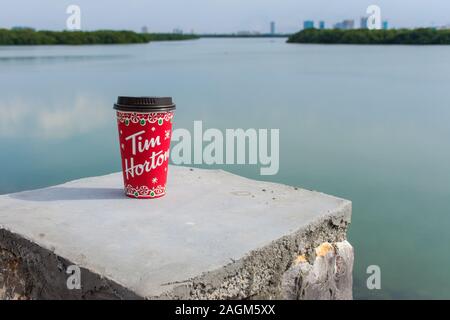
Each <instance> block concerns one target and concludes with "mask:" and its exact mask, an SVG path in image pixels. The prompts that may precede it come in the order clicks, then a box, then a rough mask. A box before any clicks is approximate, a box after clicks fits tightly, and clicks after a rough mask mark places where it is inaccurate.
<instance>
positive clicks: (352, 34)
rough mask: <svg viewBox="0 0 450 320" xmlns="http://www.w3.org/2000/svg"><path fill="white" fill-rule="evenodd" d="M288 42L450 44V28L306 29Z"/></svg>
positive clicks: (294, 35)
mask: <svg viewBox="0 0 450 320" xmlns="http://www.w3.org/2000/svg"><path fill="white" fill-rule="evenodd" d="M287 42H288V43H309V44H361V45H377V44H378V45H449V44H450V30H448V29H443V30H436V29H431V28H421V29H391V30H368V29H351V30H340V29H323V30H320V29H306V30H302V31H300V32H297V33H295V34H293V35H291V36H290V37H289V38H288V40H287Z"/></svg>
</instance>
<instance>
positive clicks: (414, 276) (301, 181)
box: [0, 39, 450, 299]
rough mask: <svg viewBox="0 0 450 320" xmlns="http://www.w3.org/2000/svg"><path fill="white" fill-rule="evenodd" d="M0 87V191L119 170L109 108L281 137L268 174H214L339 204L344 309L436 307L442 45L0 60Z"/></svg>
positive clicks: (172, 50) (443, 238) (276, 46)
mask: <svg viewBox="0 0 450 320" xmlns="http://www.w3.org/2000/svg"><path fill="white" fill-rule="evenodd" d="M0 83H1V86H0V112H1V117H0V148H1V153H0V165H1V168H2V173H1V179H0V193H10V192H15V191H20V190H25V189H32V188H38V187H44V186H49V185H53V184H56V183H61V182H64V181H68V180H71V179H75V178H81V177H86V176H92V175H101V174H105V173H109V172H113V171H118V170H119V169H120V162H119V147H118V144H117V133H116V127H115V126H116V124H115V119H114V113H113V110H112V104H113V102H114V100H115V98H116V96H117V95H169V96H173V97H174V99H175V101H176V102H177V105H178V109H177V113H176V121H175V126H176V127H177V128H187V129H190V130H192V128H193V121H194V120H203V126H204V127H205V128H208V127H214V128H219V129H225V128H239V127H242V128H280V171H279V173H278V174H277V175H275V176H265V177H261V176H260V175H259V167H258V166H223V167H222V168H224V169H225V170H228V171H232V172H235V173H238V174H241V175H244V176H247V177H251V178H255V179H266V180H271V181H276V182H281V183H286V184H290V185H296V186H302V187H305V188H308V189H314V190H320V191H323V192H326V193H330V194H333V195H336V196H340V197H344V198H348V199H351V200H352V201H353V221H352V225H351V229H350V232H349V238H350V241H351V242H352V244H353V245H354V247H355V254H356V263H355V272H354V277H355V286H354V288H355V297H356V298H370V299H372V298H402V299H405V298H450V250H449V244H450V232H448V229H449V228H450V210H449V200H450V140H449V137H450V125H449V123H450V106H449V101H450V90H449V88H450V47H445V46H439V47H438V46H436V47H415V46H331V45H329V46H322V45H295V44H285V43H284V40H283V39H201V40H195V41H186V42H170V43H169V42H166V43H151V44H145V45H120V46H90V47H89V46H81V47H70V46H62V47H56V46H54V47H46V46H44V47H0ZM217 167H220V166H217ZM369 265H378V266H380V268H381V275H382V278H381V285H382V289H381V290H372V291H370V290H368V289H367V288H366V284H365V281H366V278H367V276H368V275H367V274H366V272H365V271H366V268H367V266H369Z"/></svg>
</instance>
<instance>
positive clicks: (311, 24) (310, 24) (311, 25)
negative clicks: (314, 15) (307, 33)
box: [303, 20, 314, 29]
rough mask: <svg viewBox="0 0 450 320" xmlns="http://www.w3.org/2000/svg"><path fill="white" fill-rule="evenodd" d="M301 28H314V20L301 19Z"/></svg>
mask: <svg viewBox="0 0 450 320" xmlns="http://www.w3.org/2000/svg"><path fill="white" fill-rule="evenodd" d="M303 29H314V21H312V20H305V21H303Z"/></svg>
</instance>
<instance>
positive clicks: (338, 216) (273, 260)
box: [146, 200, 352, 299]
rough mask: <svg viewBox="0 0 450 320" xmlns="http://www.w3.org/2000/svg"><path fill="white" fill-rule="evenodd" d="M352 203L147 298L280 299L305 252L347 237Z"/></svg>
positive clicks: (308, 254)
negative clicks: (283, 284) (287, 276)
mask: <svg viewBox="0 0 450 320" xmlns="http://www.w3.org/2000/svg"><path fill="white" fill-rule="evenodd" d="M351 210H352V204H351V202H350V201H347V200H346V201H344V203H343V204H342V205H341V206H340V207H339V208H337V209H336V210H333V211H332V212H329V213H328V214H327V215H326V216H324V217H321V218H320V219H317V220H316V221H314V222H312V223H310V224H309V225H308V226H305V227H302V228H300V229H298V230H297V231H295V232H294V233H292V234H290V235H286V236H283V237H281V238H280V239H278V240H274V241H272V242H271V243H269V244H268V245H266V246H264V247H262V248H259V249H256V250H253V251H251V252H249V253H248V254H247V255H246V256H244V257H243V258H241V259H239V260H236V261H232V262H231V263H229V264H228V265H226V266H224V267H221V268H219V269H216V270H213V271H208V272H205V273H203V274H202V275H200V276H198V277H194V278H191V279H186V280H184V281H178V282H176V283H168V284H166V285H167V291H165V292H164V293H163V294H161V295H159V296H148V297H146V298H147V299H281V298H282V297H283V292H282V288H281V282H282V277H283V274H284V273H285V272H286V271H287V270H288V269H289V268H290V267H291V266H292V264H293V263H294V261H295V259H296V258H297V257H298V256H300V255H303V256H305V257H307V259H308V260H310V261H312V260H314V258H315V248H316V247H318V246H319V245H320V244H322V243H324V242H330V243H335V242H340V241H346V240H347V235H346V232H347V229H348V226H349V224H350V223H351Z"/></svg>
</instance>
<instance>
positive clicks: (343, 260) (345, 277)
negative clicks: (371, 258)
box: [282, 241, 353, 300]
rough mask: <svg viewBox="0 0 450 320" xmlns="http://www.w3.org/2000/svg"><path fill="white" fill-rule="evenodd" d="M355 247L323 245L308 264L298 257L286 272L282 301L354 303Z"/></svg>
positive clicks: (345, 243)
mask: <svg viewBox="0 0 450 320" xmlns="http://www.w3.org/2000/svg"><path fill="white" fill-rule="evenodd" d="M352 270H353V247H352V246H351V245H350V243H348V242H347V241H342V242H335V243H333V244H330V243H328V242H324V243H322V244H321V245H320V246H318V247H317V248H316V250H315V256H314V257H312V261H311V262H309V261H308V260H307V258H306V257H305V255H300V256H298V257H297V258H296V259H295V261H294V263H293V264H292V266H291V267H290V268H289V269H288V270H287V271H286V272H285V273H284V275H283V280H282V292H283V298H284V299H289V300H305V299H307V300H330V299H331V300H351V299H352V298H353V295H352Z"/></svg>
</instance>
